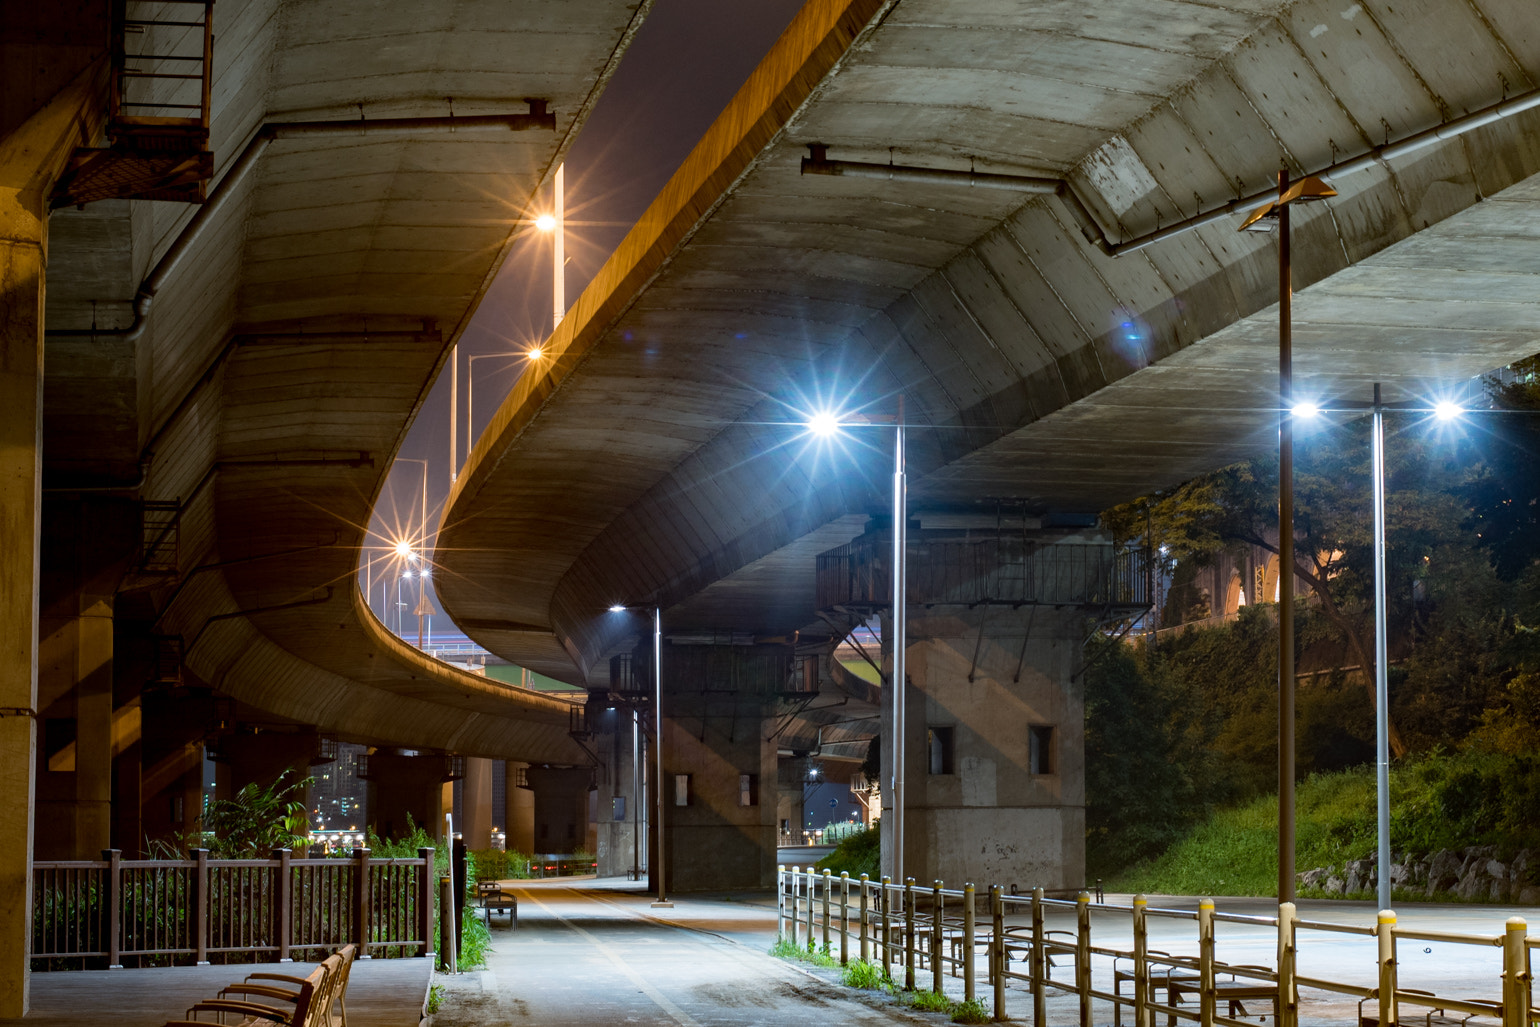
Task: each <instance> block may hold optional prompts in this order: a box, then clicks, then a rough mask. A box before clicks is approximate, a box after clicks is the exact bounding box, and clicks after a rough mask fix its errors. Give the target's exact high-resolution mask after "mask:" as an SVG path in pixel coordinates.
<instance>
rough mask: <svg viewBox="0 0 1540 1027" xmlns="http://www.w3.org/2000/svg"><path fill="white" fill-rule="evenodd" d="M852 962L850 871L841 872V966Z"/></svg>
mask: <svg viewBox="0 0 1540 1027" xmlns="http://www.w3.org/2000/svg"><path fill="white" fill-rule="evenodd" d="M849 962H850V871H848V870H841V871H840V966H844V965H845V964H847V963H849Z"/></svg>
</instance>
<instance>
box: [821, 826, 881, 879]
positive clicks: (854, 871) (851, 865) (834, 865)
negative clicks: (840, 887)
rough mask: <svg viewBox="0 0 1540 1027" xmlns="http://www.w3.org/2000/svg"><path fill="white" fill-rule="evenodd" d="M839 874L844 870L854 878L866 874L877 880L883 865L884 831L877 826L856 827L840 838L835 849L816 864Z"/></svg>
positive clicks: (822, 868)
mask: <svg viewBox="0 0 1540 1027" xmlns="http://www.w3.org/2000/svg"><path fill="white" fill-rule="evenodd" d="M814 865H815V866H816V868H817V869H819V870H827V871H829V872H830V873H831V874H834V875H835V876H838V875H839V874H840V873H841V872H842V871H843V872H845V873H848V874H849V875H850V876H851V877H852V878H859V877H860V876H861V875H862V874H866V875H867V876H868V877H869V878H870V879H872V880H874V881H875V880H877V879H878V878H879V877H880V876H881V875H882V871H881V866H882V831H881V829H880V828H877V827H870V828H859V827H858V828H856V829H855V830H853V831H851V832H850V833H849V834H847V835H846V836H845V837H844V838H841V839H840V842H839V844H838V845H836V846H835V847H834V851H833V852H831V853H829V854H828V855H827V856H825V857H824V858H823V859H821V860H819V861H818V862H817V863H816V864H814Z"/></svg>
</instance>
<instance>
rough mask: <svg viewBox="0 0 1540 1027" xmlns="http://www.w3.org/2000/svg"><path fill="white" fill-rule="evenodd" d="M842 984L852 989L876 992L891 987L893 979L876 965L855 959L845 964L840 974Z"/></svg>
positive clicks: (882, 968)
mask: <svg viewBox="0 0 1540 1027" xmlns="http://www.w3.org/2000/svg"><path fill="white" fill-rule="evenodd" d="M840 983H841V984H843V985H845V986H846V987H850V988H861V989H863V990H866V991H875V990H876V989H878V988H886V987H890V986H891V985H892V984H893V978H891V977H889V976H888V971H887V970H886V969H885V968H884V967H881V966H878V965H877V964H876V963H868V962H866V961H865V960H864V959H853V960H851V961H850V962H849V963H846V964H845V969H844V970H843V971H841V972H840Z"/></svg>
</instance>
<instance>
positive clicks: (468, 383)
mask: <svg viewBox="0 0 1540 1027" xmlns="http://www.w3.org/2000/svg"><path fill="white" fill-rule="evenodd" d="M544 352H545V351H544V350H542V349H541V348H540V347H539V346H531V347H530V348H529V349H527V350H525V351H524V352H523V353H478V354H476V355H475V356H473V357H471V358H469V359H468V360H466V362H465V457H466V459H467V460H469V459H470V455H471V453H470V451H471V447H472V446H474V445H475V444H476V361H478V360H488V359H495V358H501V359H503V360H517V359H518V358H519V357H521V356H522V357H523V358H524V359H525V360H528V361H531V362H533V361H536V360H539V359H540V358H541V357H542V356H543V355H544Z"/></svg>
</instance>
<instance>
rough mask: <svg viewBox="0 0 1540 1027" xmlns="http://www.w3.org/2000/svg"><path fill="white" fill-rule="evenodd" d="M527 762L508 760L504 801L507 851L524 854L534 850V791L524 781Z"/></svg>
mask: <svg viewBox="0 0 1540 1027" xmlns="http://www.w3.org/2000/svg"><path fill="white" fill-rule="evenodd" d="M528 770H529V764H528V763H515V762H514V761H513V760H509V761H508V764H507V769H506V771H505V773H506V774H507V775H508V776H507V777H506V778H505V787H504V789H503V796H504V801H505V802H506V804H507V812H506V813H505V814H504V815H505V816H506V817H507V818H508V825H507V826H506V827H505V828H503V830H505V831H506V832H507V833H508V851H509V852H522V853H524V854H525V855H526V856H528V855H530V854H531V853H533V852H534V851H535V793H534V792H532V791H530V790H529V788H528V787H526V786H525V783H524V775H525V773H526V772H528Z"/></svg>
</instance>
